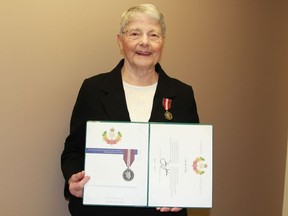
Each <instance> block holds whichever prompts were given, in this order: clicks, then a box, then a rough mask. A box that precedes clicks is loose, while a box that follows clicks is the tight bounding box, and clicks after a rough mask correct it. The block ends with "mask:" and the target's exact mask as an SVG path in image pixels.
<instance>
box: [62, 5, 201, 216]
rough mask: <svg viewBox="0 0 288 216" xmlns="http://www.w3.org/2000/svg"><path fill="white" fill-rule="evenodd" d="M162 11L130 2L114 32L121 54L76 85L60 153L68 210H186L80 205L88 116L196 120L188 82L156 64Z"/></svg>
mask: <svg viewBox="0 0 288 216" xmlns="http://www.w3.org/2000/svg"><path fill="white" fill-rule="evenodd" d="M165 31H166V26H165V23H164V17H163V15H162V14H161V13H160V12H159V11H158V10H157V9H156V7H155V6H153V5H151V4H141V5H139V6H135V7H131V8H130V9H128V10H127V11H125V12H124V13H123V15H122V17H121V28H120V32H119V34H118V35H117V40H118V45H119V48H120V50H121V52H122V54H123V56H124V58H123V59H122V60H121V61H120V62H119V63H118V65H117V66H116V67H115V68H114V69H113V70H112V71H111V72H107V73H102V74H98V75H96V76H93V77H91V78H88V79H86V80H85V81H84V82H83V84H82V86H81V89H80V91H79V95H78V97H77V100H76V103H75V106H74V109H73V113H72V117H71V125H70V134H69V136H68V137H67V138H66V141H65V146H64V150H63V152H62V155H61V168H62V172H63V175H64V177H65V180H66V184H65V197H66V199H67V200H69V211H70V213H71V215H81V216H85V215H91V216H92V215H123V216H132V215H133V216H142V215H143V216H154V215H165V216H166V215H167V216H169V215H175V216H176V215H177V216H178V215H181V216H182V215H183V216H186V215H187V211H186V209H182V208H177V207H173V206H171V208H168V207H159V208H141V207H116V206H84V205H83V204H82V196H83V192H82V191H83V187H84V185H85V184H86V183H87V182H88V181H89V178H90V177H89V176H87V175H85V172H84V171H82V170H83V169H84V149H85V134H86V130H85V127H86V122H87V121H88V120H106V121H136V122H149V121H150V122H189V123H198V122H199V119H198V114H197V109H196V103H195V99H194V94H193V90H192V87H191V86H189V85H187V84H185V83H183V82H180V81H179V80H177V79H174V78H171V77H169V76H168V75H167V74H166V73H165V72H164V70H163V69H162V68H161V66H160V64H159V60H160V58H161V53H162V49H163V45H164V40H165Z"/></svg>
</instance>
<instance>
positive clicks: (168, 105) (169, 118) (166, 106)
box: [162, 98, 173, 121]
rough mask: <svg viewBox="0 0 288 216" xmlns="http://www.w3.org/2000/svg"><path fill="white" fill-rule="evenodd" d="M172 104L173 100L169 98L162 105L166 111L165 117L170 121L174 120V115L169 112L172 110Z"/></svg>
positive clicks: (164, 99)
mask: <svg viewBox="0 0 288 216" xmlns="http://www.w3.org/2000/svg"><path fill="white" fill-rule="evenodd" d="M171 103H172V100H171V99H169V98H163V100H162V105H163V107H164V109H165V113H164V116H165V118H166V119H167V120H169V121H170V120H172V119H173V115H172V113H171V112H169V109H170V108H171Z"/></svg>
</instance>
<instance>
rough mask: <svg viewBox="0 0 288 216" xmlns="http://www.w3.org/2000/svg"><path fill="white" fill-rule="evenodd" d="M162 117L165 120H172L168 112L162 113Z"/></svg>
mask: <svg viewBox="0 0 288 216" xmlns="http://www.w3.org/2000/svg"><path fill="white" fill-rule="evenodd" d="M164 116H165V118H166V119H167V120H172V118H173V115H172V113H170V112H169V111H166V112H165V113H164Z"/></svg>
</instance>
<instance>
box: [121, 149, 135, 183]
mask: <svg viewBox="0 0 288 216" xmlns="http://www.w3.org/2000/svg"><path fill="white" fill-rule="evenodd" d="M123 159H124V162H125V164H126V166H127V169H126V170H124V172H123V175H122V176H123V178H124V180H125V181H131V180H132V179H133V178H134V173H133V171H132V170H131V169H130V167H131V165H132V163H133V162H134V159H135V150H134V149H124V150H123Z"/></svg>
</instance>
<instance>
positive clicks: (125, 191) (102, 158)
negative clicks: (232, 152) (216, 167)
mask: <svg viewBox="0 0 288 216" xmlns="http://www.w3.org/2000/svg"><path fill="white" fill-rule="evenodd" d="M212 144H213V127H212V125H203V124H172V123H138V122H103V121H88V122H87V132H86V148H85V171H86V174H87V175H89V176H90V177H91V178H90V180H89V181H88V183H86V185H85V186H84V194H83V204H84V205H113V206H142V207H165V206H167V207H187V208H211V207H212V174H213V173H212V166H213V160H212V159H213V158H212V156H213V155H212V150H213V149H212V147H213V145H212Z"/></svg>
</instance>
